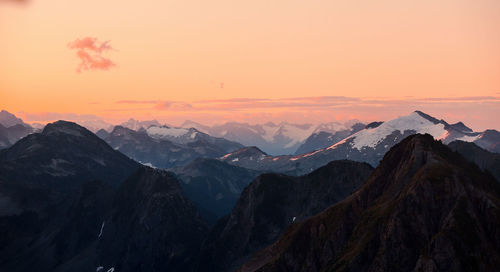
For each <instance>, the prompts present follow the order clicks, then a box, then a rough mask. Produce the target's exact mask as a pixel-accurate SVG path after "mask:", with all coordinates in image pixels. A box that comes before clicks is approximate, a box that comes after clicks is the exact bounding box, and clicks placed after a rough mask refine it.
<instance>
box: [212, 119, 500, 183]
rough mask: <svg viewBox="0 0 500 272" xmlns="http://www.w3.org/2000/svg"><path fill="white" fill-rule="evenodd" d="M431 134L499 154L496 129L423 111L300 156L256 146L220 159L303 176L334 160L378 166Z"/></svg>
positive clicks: (378, 125)
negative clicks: (411, 140)
mask: <svg viewBox="0 0 500 272" xmlns="http://www.w3.org/2000/svg"><path fill="white" fill-rule="evenodd" d="M417 133H428V134H430V135H432V136H433V137H434V138H435V139H438V140H441V141H442V142H443V143H450V142H452V141H455V140H461V141H466V142H473V143H475V144H477V145H478V146H480V147H482V148H485V149H487V150H490V151H492V152H498V148H499V146H500V133H499V132H498V131H496V130H486V131H484V132H473V131H472V130H471V129H469V128H467V127H466V126H465V125H464V124H462V123H457V124H448V123H447V122H446V121H444V120H437V119H436V118H434V117H431V116H429V115H427V114H425V113H423V112H420V111H415V112H413V113H411V114H409V115H407V116H402V117H399V118H396V119H393V120H389V121H387V122H378V123H373V124H370V125H368V126H366V128H364V129H362V130H360V131H358V132H356V133H354V134H352V135H351V136H348V137H346V138H344V139H342V140H341V141H339V142H337V143H335V144H333V145H331V146H329V147H327V148H323V149H319V150H316V151H313V152H309V153H305V154H301V155H293V156H292V155H288V156H270V155H267V154H266V153H264V152H262V151H261V150H260V149H258V148H255V147H247V148H243V149H241V150H238V151H235V152H233V153H229V154H226V155H224V156H223V157H222V158H221V160H222V161H224V162H227V163H230V164H233V165H237V166H241V167H245V168H249V169H254V170H259V171H272V172H282V173H289V174H295V175H300V174H304V173H308V172H310V171H312V170H314V169H317V168H319V167H320V166H323V165H325V164H326V163H328V162H330V161H332V160H343V159H349V160H354V161H360V162H367V163H369V164H371V165H372V166H377V165H378V163H379V162H380V160H381V159H382V158H383V157H384V155H385V153H386V152H387V151H388V150H389V149H390V148H391V147H392V146H394V145H395V144H397V143H399V142H400V141H401V140H403V139H404V138H406V137H407V136H409V135H413V134H417Z"/></svg>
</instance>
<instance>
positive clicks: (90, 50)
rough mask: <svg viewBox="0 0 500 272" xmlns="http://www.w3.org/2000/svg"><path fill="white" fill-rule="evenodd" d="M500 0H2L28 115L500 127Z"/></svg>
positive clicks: (20, 111) (10, 73)
mask: <svg viewBox="0 0 500 272" xmlns="http://www.w3.org/2000/svg"><path fill="white" fill-rule="evenodd" d="M498 14H500V1H498V0H440V1H435V0H420V1H410V0H380V1H357V0H353V1H337V0H329V1H326V0H325V1H323V0H309V1H296V0H254V1H235V0H212V1H206V0H205V1H201V0H162V1H160V0H158V1H157V0H149V1H129V0H120V1H115V0H107V1H98V0H86V1H83V0H82V1H74V0H51V1H42V0H24V1H23V0H0V37H1V38H0V39H1V40H0V108H2V109H5V110H8V111H10V112H12V113H15V114H16V115H18V116H21V117H22V118H24V119H25V120H26V121H28V122H42V123H44V122H48V121H53V120H56V119H71V118H74V117H75V116H79V117H80V118H94V117H95V118H97V117H99V118H103V119H104V120H106V121H108V122H111V123H119V122H121V121H124V120H127V119H128V118H130V117H133V118H135V119H140V120H145V119H158V120H160V121H162V122H166V123H169V124H180V123H182V122H183V121H184V120H194V121H198V122H201V123H205V124H214V123H223V122H226V121H240V122H249V123H265V122H267V121H273V122H280V121H290V122H298V123H319V122H327V121H342V120H348V119H354V118H356V119H359V120H362V121H373V120H387V119H392V118H395V117H398V116H401V115H406V114H409V113H410V112H412V111H413V110H422V111H424V112H426V113H428V114H431V115H433V116H435V117H436V118H443V119H445V120H447V121H448V122H450V123H451V122H456V121H464V122H465V123H466V124H467V125H469V126H470V127H471V128H473V129H475V130H483V129H486V128H495V129H500V118H498V117H499V116H500V16H498Z"/></svg>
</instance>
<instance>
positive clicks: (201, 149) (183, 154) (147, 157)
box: [98, 126, 243, 169]
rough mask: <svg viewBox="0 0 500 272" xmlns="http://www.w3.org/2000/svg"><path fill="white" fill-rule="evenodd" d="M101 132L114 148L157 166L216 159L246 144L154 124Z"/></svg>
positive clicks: (191, 130)
mask: <svg viewBox="0 0 500 272" xmlns="http://www.w3.org/2000/svg"><path fill="white" fill-rule="evenodd" d="M98 134H99V135H100V137H101V138H103V139H104V140H105V141H106V142H107V143H108V144H109V145H110V146H112V147H113V148H114V149H115V150H118V151H120V152H122V153H124V154H126V155H127V156H129V157H131V158H133V159H135V160H136V161H138V162H141V163H143V164H145V165H149V166H152V167H156V168H164V169H166V168H170V167H175V166H180V165H186V164H188V163H190V162H191V161H193V160H194V159H196V158H217V157H220V156H222V155H224V154H226V153H228V152H232V151H234V150H237V149H239V148H242V147H243V146H242V145H241V144H239V143H235V142H231V141H229V140H226V139H223V138H216V137H212V136H209V135H207V134H205V133H202V132H199V131H197V130H196V129H184V128H170V127H167V126H160V127H157V126H151V127H149V128H148V129H147V130H146V129H141V130H139V131H135V130H132V129H129V128H124V127H121V126H116V127H115V128H114V129H113V131H112V132H111V133H105V132H102V131H99V132H98Z"/></svg>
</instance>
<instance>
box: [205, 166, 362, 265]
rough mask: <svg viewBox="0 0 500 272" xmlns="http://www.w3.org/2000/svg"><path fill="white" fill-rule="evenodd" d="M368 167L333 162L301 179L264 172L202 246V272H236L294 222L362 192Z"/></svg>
mask: <svg viewBox="0 0 500 272" xmlns="http://www.w3.org/2000/svg"><path fill="white" fill-rule="evenodd" d="M371 171H372V168H371V167H370V166H369V165H368V164H365V163H358V162H352V161H335V162H331V163H330V164H328V165H326V166H324V167H322V168H320V169H318V170H316V171H314V172H312V173H311V174H308V175H305V176H301V177H291V176H286V175H280V174H264V175H261V176H259V177H258V178H257V179H256V180H254V181H253V182H252V183H251V184H250V185H249V186H247V187H246V188H245V189H244V190H243V192H242V194H241V197H240V199H239V200H238V202H237V204H236V206H235V207H234V209H233V211H232V213H231V214H230V215H229V216H227V217H226V218H224V219H222V220H220V221H219V222H218V224H217V225H216V226H215V227H214V229H213V230H212V233H211V234H210V236H209V238H208V239H207V240H206V241H205V242H204V245H203V247H202V252H201V258H200V261H199V265H198V269H199V271H233V270H235V269H237V268H238V267H239V265H241V264H242V263H243V262H244V261H245V260H247V259H248V258H249V257H250V256H251V255H252V254H253V253H255V252H256V251H257V250H259V249H262V248H263V247H265V246H267V245H269V244H271V243H272V242H274V241H275V240H276V239H277V238H278V237H279V235H281V234H282V233H283V232H284V231H285V230H286V229H287V228H288V227H289V226H290V225H291V224H293V223H294V222H300V221H302V220H304V219H306V218H308V217H309V216H312V215H314V214H317V213H319V212H321V211H322V210H323V209H325V208H326V207H328V206H330V205H332V204H334V203H336V202H338V201H340V200H342V199H344V198H345V197H346V196H348V195H349V194H350V193H352V192H354V191H355V190H356V189H358V188H359V187H360V186H361V185H362V184H363V182H364V181H365V180H366V178H367V177H368V176H369V174H370V173H371Z"/></svg>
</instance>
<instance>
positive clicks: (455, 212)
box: [241, 135, 500, 271]
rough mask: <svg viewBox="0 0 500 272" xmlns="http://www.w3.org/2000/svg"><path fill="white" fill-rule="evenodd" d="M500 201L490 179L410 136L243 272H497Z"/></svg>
mask: <svg viewBox="0 0 500 272" xmlns="http://www.w3.org/2000/svg"><path fill="white" fill-rule="evenodd" d="M499 199H500V188H499V185H498V183H497V182H496V181H495V180H494V179H493V177H492V176H491V175H489V174H485V173H484V172H482V171H481V170H480V169H479V168H478V167H477V166H476V165H474V164H472V163H469V162H467V161H466V160H465V159H464V158H463V157H462V156H460V155H458V154H457V153H454V152H452V151H451V150H450V149H449V148H447V147H446V146H444V145H443V144H441V143H440V142H437V141H434V140H433V138H432V137H431V136H430V135H415V136H411V137H408V138H407V139H405V140H403V141H402V142H401V143H399V144H398V145H396V146H395V147H393V148H392V149H391V151H390V152H388V153H387V154H386V155H385V157H384V159H383V160H382V162H381V164H380V165H379V166H378V167H377V169H376V170H375V171H374V172H373V174H372V175H371V177H370V178H369V179H368V181H367V182H366V183H365V184H364V185H363V187H362V188H361V189H359V190H358V191H357V192H356V193H354V194H352V195H351V196H349V197H348V198H346V199H345V200H344V201H342V202H340V203H338V204H336V205H334V206H332V207H330V208H328V209H327V210H325V211H324V212H322V213H320V214H319V215H317V216H314V217H312V218H310V219H308V220H306V221H304V222H299V223H296V224H293V225H292V227H290V228H289V229H288V231H287V232H286V233H285V234H284V235H283V236H282V237H281V238H280V239H279V240H278V241H277V242H276V243H274V244H273V245H272V246H270V247H268V248H267V249H265V250H263V251H261V252H259V253H258V254H256V255H255V256H254V258H252V260H251V261H249V262H247V263H246V264H245V265H244V266H243V267H242V268H241V271H494V270H496V269H497V268H498V266H499V265H500V258H499V256H500V231H499V229H500V223H499V222H500V208H499V207H500V200H499Z"/></svg>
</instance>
